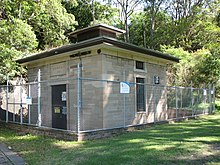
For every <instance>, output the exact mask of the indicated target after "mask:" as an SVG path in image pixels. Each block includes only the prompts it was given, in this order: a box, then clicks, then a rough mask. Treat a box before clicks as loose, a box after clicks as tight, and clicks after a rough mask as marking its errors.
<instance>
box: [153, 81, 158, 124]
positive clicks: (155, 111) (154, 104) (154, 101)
mask: <svg viewBox="0 0 220 165" xmlns="http://www.w3.org/2000/svg"><path fill="white" fill-rule="evenodd" d="M153 86H154V87H153V106H154V124H156V113H157V109H156V96H155V95H156V94H155V93H156V92H155V85H153Z"/></svg>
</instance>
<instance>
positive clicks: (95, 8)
mask: <svg viewBox="0 0 220 165" xmlns="http://www.w3.org/2000/svg"><path fill="white" fill-rule="evenodd" d="M219 4H220V1H219V0H212V1H206V0H191V1H186V0H141V1H137V0H132V1H128V0H34V1H33V0H2V1H0V34H1V38H0V52H1V53H0V63H1V69H0V82H3V81H4V79H5V77H6V75H9V76H14V75H17V74H19V73H20V71H19V68H18V66H17V65H16V63H15V62H13V61H14V60H15V59H17V58H20V57H22V56H26V55H28V54H30V53H32V52H36V51H41V50H44V49H48V48H51V47H56V46H60V45H64V44H67V43H69V42H70V41H69V39H68V34H69V32H71V31H74V30H76V29H81V28H84V27H87V26H90V25H92V24H95V23H106V24H109V25H113V26H117V27H118V28H123V29H124V30H126V36H125V41H126V42H131V43H133V44H136V45H139V46H141V47H146V48H151V49H156V50H160V51H163V52H165V53H169V54H172V55H174V56H176V57H179V58H180V59H181V60H180V63H178V64H176V65H174V66H172V67H170V68H169V69H168V71H169V77H170V81H169V85H182V86H189V85H194V86H197V87H204V86H205V85H207V84H210V83H213V84H216V85H217V84H218V80H219V79H220V77H219V75H220V73H219V72H220V60H219V59H220V6H219ZM137 8H139V9H140V10H139V11H137V10H136V9H137ZM171 79H172V80H171ZM174 79H175V81H173V80H174Z"/></svg>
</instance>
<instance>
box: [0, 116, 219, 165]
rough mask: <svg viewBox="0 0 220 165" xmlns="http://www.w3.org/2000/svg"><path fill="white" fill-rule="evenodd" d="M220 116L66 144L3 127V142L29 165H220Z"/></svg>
mask: <svg viewBox="0 0 220 165" xmlns="http://www.w3.org/2000/svg"><path fill="white" fill-rule="evenodd" d="M219 128H220V114H217V115H215V116H213V115H211V116H208V117H202V118H200V119H197V120H190V121H185V122H181V123H174V124H170V125H168V124H164V125H157V126H155V127H150V128H147V129H145V130H140V131H136V132H130V133H127V134H124V135H121V136H117V137H114V138H111V139H102V140H95V141H86V142H66V141H59V140H55V139H50V138H44V137H41V136H32V135H24V136H17V135H16V134H15V133H14V132H12V131H10V130H7V129H4V128H0V142H4V143H7V144H8V145H10V146H12V148H13V149H15V150H16V151H18V152H19V153H20V154H22V156H23V157H24V158H25V160H26V161H27V162H28V164H31V165H32V164H33V165H34V164H42V165H43V164H45V165H46V164H47V165H48V164H53V165H55V164H57V165H58V164H64V165H65V164H69V165H70V164H71V165H72V164H79V165H80V164H82V165H84V164H89V165H97V164H100V165H101V164H109V165H111V164H112V165H113V164H114V165H115V164H126V165H129V164H150V165H154V164H155V165H157V164H169V165H170V164H193V165H194V164H198V165H200V164H220V131H219V130H220V129H219Z"/></svg>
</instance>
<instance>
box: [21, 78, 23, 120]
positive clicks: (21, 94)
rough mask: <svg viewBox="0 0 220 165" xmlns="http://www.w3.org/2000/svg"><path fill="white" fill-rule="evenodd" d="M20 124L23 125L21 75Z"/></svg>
mask: <svg viewBox="0 0 220 165" xmlns="http://www.w3.org/2000/svg"><path fill="white" fill-rule="evenodd" d="M20 124H23V107H22V75H21V79H20Z"/></svg>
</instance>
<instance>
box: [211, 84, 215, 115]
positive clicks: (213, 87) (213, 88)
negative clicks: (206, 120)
mask: <svg viewBox="0 0 220 165" xmlns="http://www.w3.org/2000/svg"><path fill="white" fill-rule="evenodd" d="M212 90H213V104H214V106H213V112H215V86H214V84H213V86H212Z"/></svg>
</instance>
